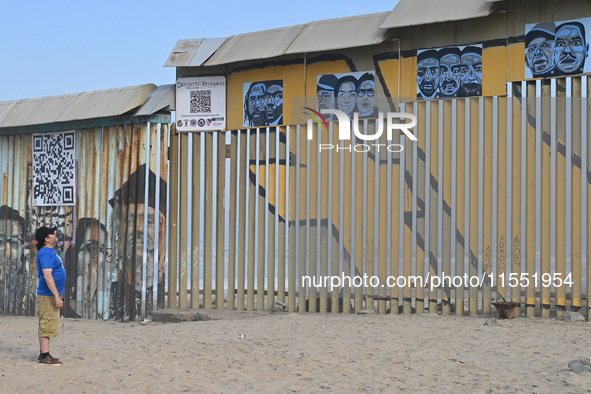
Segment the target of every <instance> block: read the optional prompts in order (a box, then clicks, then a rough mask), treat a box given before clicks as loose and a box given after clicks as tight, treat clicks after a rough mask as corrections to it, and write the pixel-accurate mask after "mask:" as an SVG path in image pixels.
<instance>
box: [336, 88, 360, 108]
mask: <svg viewBox="0 0 591 394" xmlns="http://www.w3.org/2000/svg"><path fill="white" fill-rule="evenodd" d="M356 103H357V93H356V92H355V85H354V84H353V82H345V83H343V84H342V85H341V86H340V87H339V92H338V97H337V104H338V107H339V110H341V111H343V112H344V113H346V114H347V115H351V112H353V109H355V104H356Z"/></svg>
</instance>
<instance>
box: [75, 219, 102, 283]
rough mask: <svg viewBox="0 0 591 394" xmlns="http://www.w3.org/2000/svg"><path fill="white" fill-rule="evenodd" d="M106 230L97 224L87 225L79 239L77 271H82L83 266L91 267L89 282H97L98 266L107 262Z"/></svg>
mask: <svg viewBox="0 0 591 394" xmlns="http://www.w3.org/2000/svg"><path fill="white" fill-rule="evenodd" d="M105 240H106V230H105V229H104V228H103V227H101V226H99V225H98V224H94V225H90V226H87V227H86V228H85V229H84V234H83V238H82V239H81V240H79V241H78V242H79V245H80V246H79V247H78V272H84V269H85V267H90V268H91V272H90V275H91V277H92V278H91V283H93V284H94V283H98V279H97V277H98V273H99V271H100V270H101V268H99V267H104V266H105V263H106V262H107V251H106V249H105Z"/></svg>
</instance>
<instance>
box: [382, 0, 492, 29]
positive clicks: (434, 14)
mask: <svg viewBox="0 0 591 394" xmlns="http://www.w3.org/2000/svg"><path fill="white" fill-rule="evenodd" d="M495 1H497V0H492V1H491V0H400V1H399V2H398V4H397V5H396V7H394V10H393V11H392V12H390V15H388V17H387V18H386V20H385V21H384V23H382V25H381V26H380V27H381V28H382V29H392V28H396V27H404V26H415V25H427V24H430V23H438V22H449V21H458V20H462V19H472V18H480V17H484V16H487V15H488V14H489V12H490V9H491V7H492V5H493V3H494V2H495Z"/></svg>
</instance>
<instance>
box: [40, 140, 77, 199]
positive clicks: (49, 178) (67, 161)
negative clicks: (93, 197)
mask: <svg viewBox="0 0 591 394" xmlns="http://www.w3.org/2000/svg"><path fill="white" fill-rule="evenodd" d="M75 146H76V145H75V134H74V132H73V131H68V132H63V133H57V132H56V133H43V134H33V204H34V205H40V206H56V205H74V194H75V193H74V188H75V179H76V173H75V164H74V158H75Z"/></svg>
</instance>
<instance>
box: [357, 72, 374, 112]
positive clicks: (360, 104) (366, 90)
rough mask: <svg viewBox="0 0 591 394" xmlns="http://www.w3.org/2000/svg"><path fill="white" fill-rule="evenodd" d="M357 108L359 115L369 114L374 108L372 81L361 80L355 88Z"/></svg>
mask: <svg viewBox="0 0 591 394" xmlns="http://www.w3.org/2000/svg"><path fill="white" fill-rule="evenodd" d="M357 96H358V99H357V108H358V109H359V115H360V116H362V117H363V116H368V115H371V113H372V112H373V109H374V82H373V81H363V82H362V83H361V85H359V89H357Z"/></svg>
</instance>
